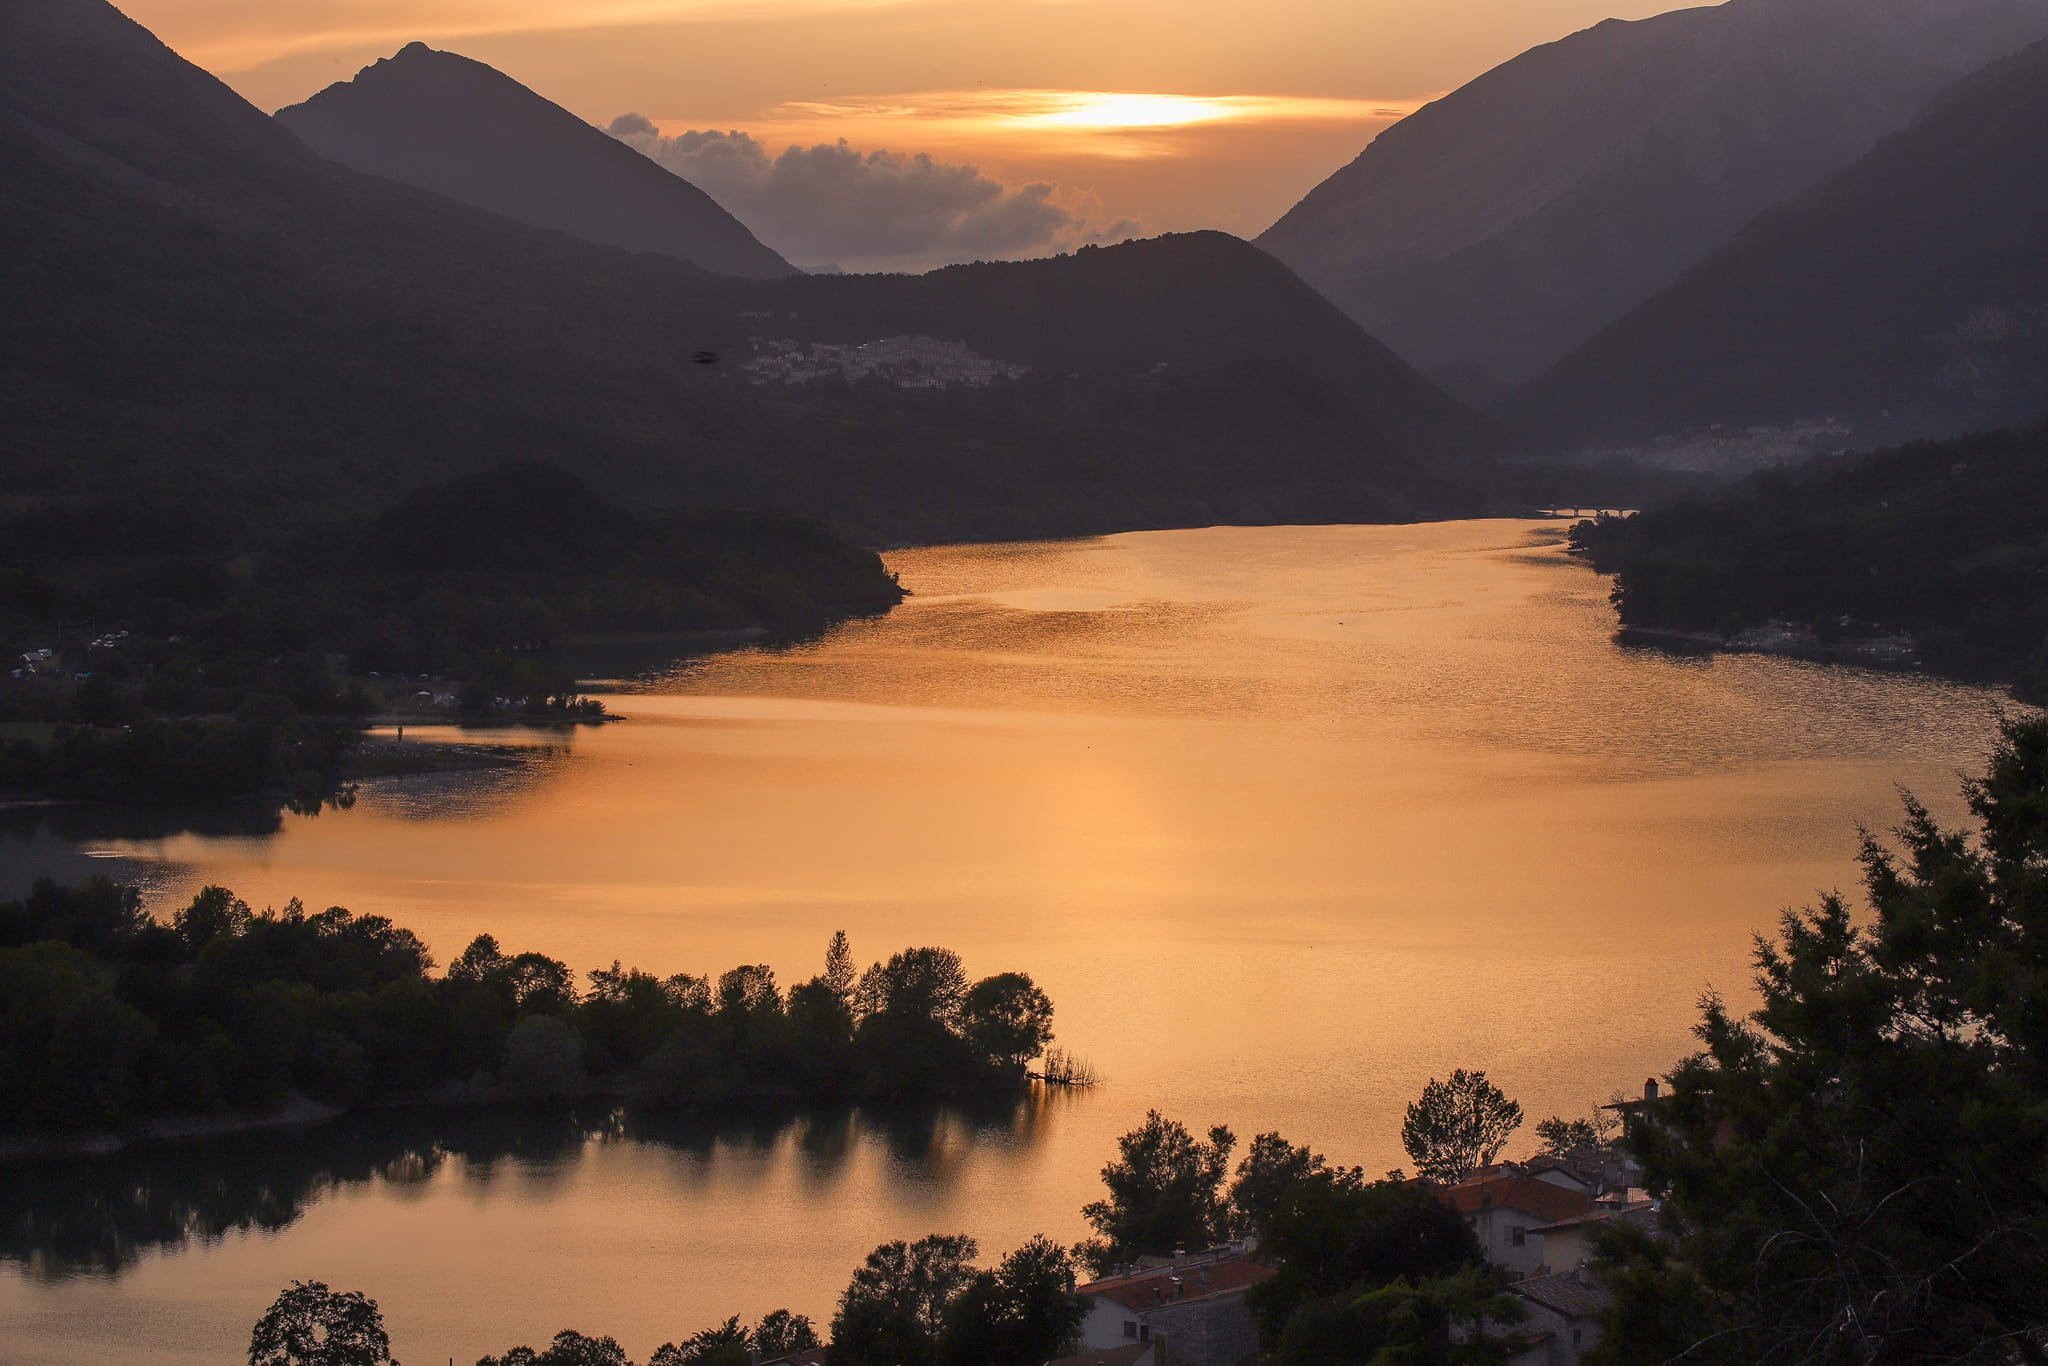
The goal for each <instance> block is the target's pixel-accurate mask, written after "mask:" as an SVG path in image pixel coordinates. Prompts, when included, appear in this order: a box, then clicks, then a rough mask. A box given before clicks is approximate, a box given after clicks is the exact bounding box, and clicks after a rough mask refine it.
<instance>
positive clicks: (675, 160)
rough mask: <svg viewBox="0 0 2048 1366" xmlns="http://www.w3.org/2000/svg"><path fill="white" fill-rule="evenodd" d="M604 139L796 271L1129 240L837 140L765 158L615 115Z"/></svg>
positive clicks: (1048, 188) (952, 173)
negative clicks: (682, 185) (686, 190)
mask: <svg viewBox="0 0 2048 1366" xmlns="http://www.w3.org/2000/svg"><path fill="white" fill-rule="evenodd" d="M605 131H606V132H608V133H610V134H611V135H612V136H613V137H615V138H617V139H619V141H621V142H623V143H625V144H626V145H628V146H630V147H633V148H635V149H636V150H638V151H640V152H641V153H643V154H645V155H646V156H648V157H651V158H653V159H654V160H655V161H657V162H659V163H660V164H661V165H663V166H665V167H667V168H668V169H669V170H671V171H674V172H675V173H676V174H677V175H679V176H681V177H683V179H685V180H687V181H689V182H690V183H691V184H693V185H696V186H697V187H698V188H699V189H701V190H703V191H704V192H705V193H706V194H709V195H710V196H711V197H712V198H713V199H716V200H717V201H718V202H719V203H720V204H722V205H724V206H725V207H726V208H727V209H728V210H730V211H731V212H732V213H733V214H734V215H735V216H737V217H738V218H739V219H740V221H741V222H743V223H745V224H746V225H747V226H748V227H749V228H752V229H753V231H754V234H755V235H756V236H758V237H759V238H761V240H762V241H764V242H766V243H767V244H768V245H770V246H772V247H774V248H775V249H776V250H777V251H779V252H781V253H782V254H783V255H784V256H786V257H788V258H789V259H791V260H792V261H796V262H798V263H799V264H805V265H821V264H825V263H828V262H829V263H835V264H839V265H843V266H846V267H847V268H849V269H863V270H891V269H897V270H906V269H907V270H922V269H927V268H929V267H932V266H936V265H943V264H946V263H949V262H956V261H970V260H981V259H993V258H1003V257H1021V256H1040V255H1047V254H1050V253H1052V252H1054V251H1060V250H1065V249H1068V248H1070V247H1074V246H1079V245H1082V244H1084V243H1089V242H1101V241H1121V240H1123V239H1124V238H1127V237H1132V236H1135V235H1137V232H1138V225H1137V224H1136V223H1134V222H1132V221H1130V220H1128V219H1119V220H1117V221H1116V222H1113V223H1111V224H1108V225H1106V226H1103V225H1095V224H1091V223H1090V222H1089V221H1088V218H1087V216H1086V214H1085V213H1084V212H1080V211H1077V208H1076V205H1075V201H1073V200H1071V199H1069V198H1066V197H1063V196H1061V195H1060V194H1059V192H1058V190H1057V188H1056V187H1055V186H1053V185H1051V184H1046V183H1036V184H1029V185H1007V184H1005V183H1003V182H1002V181H1000V180H996V179H994V178H993V177H990V176H987V175H983V174H982V172H981V171H980V169H979V168H977V167H974V166H969V165H962V164H955V163H948V162H942V161H938V160H936V159H934V158H933V157H931V156H930V155H928V154H926V153H922V152H910V153H906V152H887V151H876V152H862V151H860V150H858V149H856V148H854V147H852V146H850V145H849V144H848V143H847V142H846V140H845V139H844V138H841V139H840V140H839V141H837V142H836V143H818V144H816V145H813V146H810V147H803V146H792V147H788V148H786V149H784V150H783V151H782V152H781V154H779V155H771V154H770V152H769V149H768V147H767V146H766V145H765V144H763V143H762V142H760V141H759V140H757V139H756V138H754V137H753V136H752V135H750V134H748V133H744V132H739V131H736V130H735V131H727V132H720V131H718V130H715V129H707V130H695V129H693V130H691V131H689V132H685V133H681V134H678V135H677V136H675V137H666V136H663V134H662V132H661V130H660V129H659V128H658V127H656V126H655V124H654V122H653V121H652V120H651V119H648V118H646V117H644V116H643V115H640V114H625V115H621V116H620V117H619V118H616V119H614V120H612V122H611V124H610V126H609V127H608V128H606V130H605Z"/></svg>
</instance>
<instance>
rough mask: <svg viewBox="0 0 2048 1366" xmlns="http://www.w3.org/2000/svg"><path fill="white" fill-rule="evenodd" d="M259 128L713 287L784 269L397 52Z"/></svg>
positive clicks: (554, 134) (630, 164) (634, 161)
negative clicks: (671, 260)
mask: <svg viewBox="0 0 2048 1366" xmlns="http://www.w3.org/2000/svg"><path fill="white" fill-rule="evenodd" d="M273 117H274V118H275V119H276V120H277V121H278V122H279V123H280V124H282V125H283V126H285V127H286V128H288V129H290V130H291V131H292V132H293V133H294V134H296V135H297V136H298V137H299V138H300V139H301V140H303V141H304V142H305V143H306V145H307V146H308V147H310V148H312V149H313V150H314V151H315V152H317V153H319V154H320V155H321V156H324V157H326V158H328V159H329V160H331V161H337V162H340V163H341V164H342V165H344V166H349V167H352V168H353V169H355V170H358V171H362V172H365V173H367V174H370V175H377V176H383V177H384V178H386V179H389V180H397V181H402V182H404V183H405V184H408V185H414V186H417V187H418V188H420V189H425V190H432V191H433V192H435V193H437V194H442V195H446V196H447V197H448V198H450V199H454V200H458V201H460V202H462V203H465V204H470V205H473V206H475V207H477V208H481V209H486V210H489V211H490V212H493V213H498V214H502V215H504V216H505V217H507V218H512V219H516V220H518V221H519V222H522V223H526V224H529V225H531V226H533V227H540V228H553V229H556V230H558V231H562V232H568V233H573V234H575V235H576V236H578V237H582V238H584V239H586V240H588V241H592V242H597V243H600V244H602V245H606V246H614V247H623V248H625V249H626V250H628V251H648V252H659V253H662V254H663V255H668V256H673V257H676V258H677V259H679V260H684V261H688V262H690V263H691V264H693V265H696V266H700V267H702V268H703V269H705V270H711V271H716V272H718V273H720V274H726V275H738V276H744V277H751V278H763V279H774V278H778V277H781V276H785V275H793V274H796V273H797V271H796V268H795V267H794V266H792V265H790V264H789V262H787V261H785V260H783V258H782V257H781V256H779V255H778V254H776V253H775V252H774V251H773V250H771V249H770V248H768V247H767V246H765V245H763V244H762V243H761V242H760V241H759V240H758V239H756V238H755V236H754V235H753V233H751V232H750V231H748V230H747V228H746V226H745V225H744V224H742V223H741V222H740V221H739V219H737V218H735V217H734V216H733V215H732V214H730V213H728V212H727V211H726V210H725V209H724V208H722V207H720V206H719V204H718V203H717V202H716V201H715V200H713V199H712V198H711V196H710V195H708V194H705V193H704V192H703V191H702V190H700V189H698V188H697V187H696V186H695V185H692V184H690V182H689V181H687V180H685V179H683V178H682V177H681V176H678V175H676V174H674V173H673V172H671V171H669V170H667V169H665V168H664V167H662V166H660V165H658V164H656V163H655V162H653V161H650V160H648V159H647V158H646V157H643V156H639V155H638V154H636V153H634V152H632V151H631V149H629V148H626V147H624V146H622V145H621V144H619V143H618V142H617V141H616V140H615V139H613V138H610V137H607V136H606V135H605V134H604V133H602V132H601V131H599V130H598V129H596V128H593V127H591V126H590V125H589V124H587V123H585V122H583V121H582V120H581V119H578V118H577V117H576V116H575V115H573V114H571V113H569V112H568V111H567V110H566V109H563V108H561V107H560V106H559V105H556V104H554V103H552V102H551V101H549V100H547V99H545V98H544V97H542V96H540V95H538V94H536V93H534V92H533V91H531V90H529V89H528V88H527V87H525V86H523V85H521V84H520V83H519V82H518V81H516V80H514V79H513V78H512V77H510V76H507V75H505V74H504V73H503V72H501V71H499V70H497V69H496V68H494V67H491V66H487V65H485V64H484V63H482V62H478V61H475V60H473V59H472V58H468V57H464V56H462V55H460V54H459V53H453V52H443V51H439V50H437V49H434V48H431V47H428V46H427V45H426V44H425V43H419V42H414V43H408V44H406V45H405V46H404V47H403V48H400V49H399V50H398V52H397V53H396V54H394V55H393V56H391V57H384V58H379V59H378V60H377V61H376V62H374V63H372V64H371V65H369V66H367V67H364V68H363V69H362V70H361V71H359V72H357V73H356V75H355V76H353V77H351V78H350V79H349V80H346V81H337V82H335V83H334V84H332V85H330V86H328V87H327V88H326V89H324V90H322V91H320V92H319V93H318V94H316V95H314V96H312V97H311V98H310V99H307V100H305V101H303V102H302V103H299V104H295V105H289V106H287V107H285V108H283V109H280V110H278V111H277V113H276V114H275V115H273Z"/></svg>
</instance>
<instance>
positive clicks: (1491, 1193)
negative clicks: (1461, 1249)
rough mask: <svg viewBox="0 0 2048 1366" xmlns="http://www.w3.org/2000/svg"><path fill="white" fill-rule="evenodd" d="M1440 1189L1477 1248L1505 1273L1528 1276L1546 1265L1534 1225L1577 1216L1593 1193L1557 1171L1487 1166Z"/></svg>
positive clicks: (1588, 1208) (1589, 1204)
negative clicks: (1535, 1172)
mask: <svg viewBox="0 0 2048 1366" xmlns="http://www.w3.org/2000/svg"><path fill="white" fill-rule="evenodd" d="M1488 1172H1489V1173H1490V1174H1482V1175H1476V1176H1471V1177H1467V1178H1466V1179H1465V1180H1463V1181H1460V1182H1458V1183H1457V1184H1456V1185H1452V1186H1446V1187H1444V1188H1443V1190H1442V1191H1441V1196H1442V1198H1443V1200H1444V1203H1446V1204H1448V1205H1449V1206H1450V1207H1451V1208H1452V1209H1454V1210H1456V1211H1457V1212H1458V1213H1459V1214H1460V1215H1461V1216H1462V1217H1463V1218H1464V1220H1465V1224H1466V1226H1467V1227H1468V1228H1470V1229H1471V1230H1472V1232H1473V1234H1474V1235H1475V1236H1476V1237H1477V1238H1478V1239H1479V1250H1480V1253H1481V1254H1482V1255H1484V1256H1485V1258H1486V1260H1487V1261H1488V1262H1490V1263H1491V1264H1492V1265H1494V1266H1497V1267H1499V1268H1501V1269H1502V1270H1503V1271H1505V1272H1507V1273H1508V1274H1509V1275H1510V1276H1533V1275H1535V1274H1536V1273H1537V1272H1538V1271H1540V1270H1542V1269H1543V1267H1544V1265H1545V1259H1544V1250H1543V1239H1542V1238H1541V1237H1533V1238H1532V1237H1531V1236H1530V1234H1531V1232H1532V1231H1533V1230H1535V1229H1539V1228H1544V1227H1547V1226H1549V1225H1552V1224H1557V1223H1561V1222H1563V1221H1565V1220H1568V1219H1572V1218H1576V1217H1577V1216H1579V1215H1582V1214H1586V1213H1588V1212H1590V1211H1591V1210H1592V1208H1593V1196H1592V1193H1591V1192H1590V1191H1588V1190H1586V1189H1585V1188H1584V1187H1583V1186H1582V1185H1580V1184H1579V1183H1578V1181H1577V1180H1576V1179H1574V1178H1571V1177H1570V1176H1569V1175H1568V1174H1566V1173H1563V1172H1561V1171H1556V1170H1552V1171H1546V1172H1544V1173H1542V1174H1540V1175H1536V1176H1529V1175H1525V1174H1524V1173H1523V1172H1522V1171H1521V1170H1520V1169H1519V1168H1515V1167H1506V1168H1499V1167H1496V1168H1489V1169H1488Z"/></svg>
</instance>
